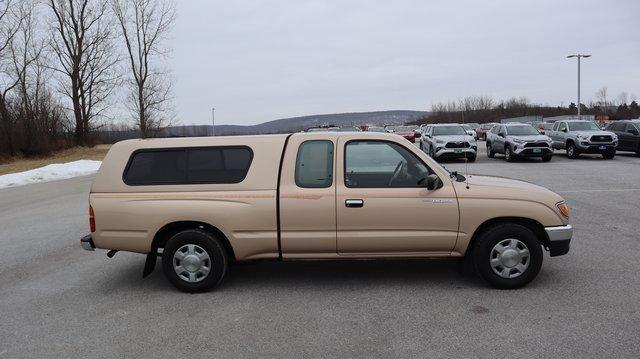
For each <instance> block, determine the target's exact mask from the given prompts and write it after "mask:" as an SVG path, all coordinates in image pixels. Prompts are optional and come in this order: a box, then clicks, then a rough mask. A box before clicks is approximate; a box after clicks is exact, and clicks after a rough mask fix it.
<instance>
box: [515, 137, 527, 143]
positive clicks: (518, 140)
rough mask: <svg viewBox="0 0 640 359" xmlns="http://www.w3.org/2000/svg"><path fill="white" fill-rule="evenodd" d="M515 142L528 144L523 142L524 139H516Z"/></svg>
mask: <svg viewBox="0 0 640 359" xmlns="http://www.w3.org/2000/svg"><path fill="white" fill-rule="evenodd" d="M513 142H515V143H525V142H527V141H525V140H523V139H520V138H514V139H513Z"/></svg>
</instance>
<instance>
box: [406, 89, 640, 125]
mask: <svg viewBox="0 0 640 359" xmlns="http://www.w3.org/2000/svg"><path fill="white" fill-rule="evenodd" d="M580 106H581V108H580V113H581V114H583V115H603V116H606V117H607V118H608V119H609V120H622V119H633V118H639V117H640V106H639V105H638V101H637V99H636V98H635V96H633V95H632V96H629V95H628V94H627V93H626V92H622V93H620V94H619V95H618V96H617V97H616V98H611V97H610V96H609V94H608V89H607V87H606V86H605V87H602V88H601V89H600V90H598V91H597V92H596V94H595V96H594V100H592V101H590V102H589V103H588V104H580ZM431 112H432V114H431V115H429V116H427V117H423V118H420V119H418V120H416V121H413V122H412V123H413V124H423V123H448V122H462V121H464V122H468V123H469V122H474V123H487V122H499V121H500V120H501V119H505V118H511V117H521V116H544V117H551V116H562V115H575V114H577V113H578V107H577V105H576V104H575V103H573V102H571V103H570V104H569V105H568V106H546V105H540V104H535V103H532V102H531V101H530V100H529V99H528V98H526V97H513V98H510V99H506V100H501V101H496V100H494V99H493V98H491V97H489V96H469V97H465V98H462V99H460V100H455V101H447V102H439V103H435V104H433V105H432V106H431Z"/></svg>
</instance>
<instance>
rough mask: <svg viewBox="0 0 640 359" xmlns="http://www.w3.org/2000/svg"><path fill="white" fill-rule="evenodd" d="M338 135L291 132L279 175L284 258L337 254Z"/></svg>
mask: <svg viewBox="0 0 640 359" xmlns="http://www.w3.org/2000/svg"><path fill="white" fill-rule="evenodd" d="M336 138H337V134H335V135H333V134H327V133H326V132H325V133H318V134H317V136H314V135H305V136H298V135H295V134H294V135H292V136H291V137H290V138H289V142H288V144H287V148H286V150H285V155H284V157H283V162H282V172H281V178H280V245H281V247H280V248H281V250H282V256H283V258H308V257H313V258H322V257H323V256H326V257H335V256H336V199H335V196H336V184H335V181H334V178H335V166H334V163H335V148H336V143H335V141H336Z"/></svg>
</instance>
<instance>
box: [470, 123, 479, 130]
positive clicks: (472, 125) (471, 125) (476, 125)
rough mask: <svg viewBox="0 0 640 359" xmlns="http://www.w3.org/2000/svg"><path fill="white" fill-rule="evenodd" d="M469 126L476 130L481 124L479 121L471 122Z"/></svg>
mask: <svg viewBox="0 0 640 359" xmlns="http://www.w3.org/2000/svg"><path fill="white" fill-rule="evenodd" d="M469 127H471V128H472V129H474V130H475V129H476V128H478V127H480V125H479V124H477V123H470V124H469Z"/></svg>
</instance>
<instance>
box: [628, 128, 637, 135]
mask: <svg viewBox="0 0 640 359" xmlns="http://www.w3.org/2000/svg"><path fill="white" fill-rule="evenodd" d="M627 132H629V133H630V134H632V135H635V136H637V135H638V130H636V129H635V128H632V129H630V130H629V131H627Z"/></svg>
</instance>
